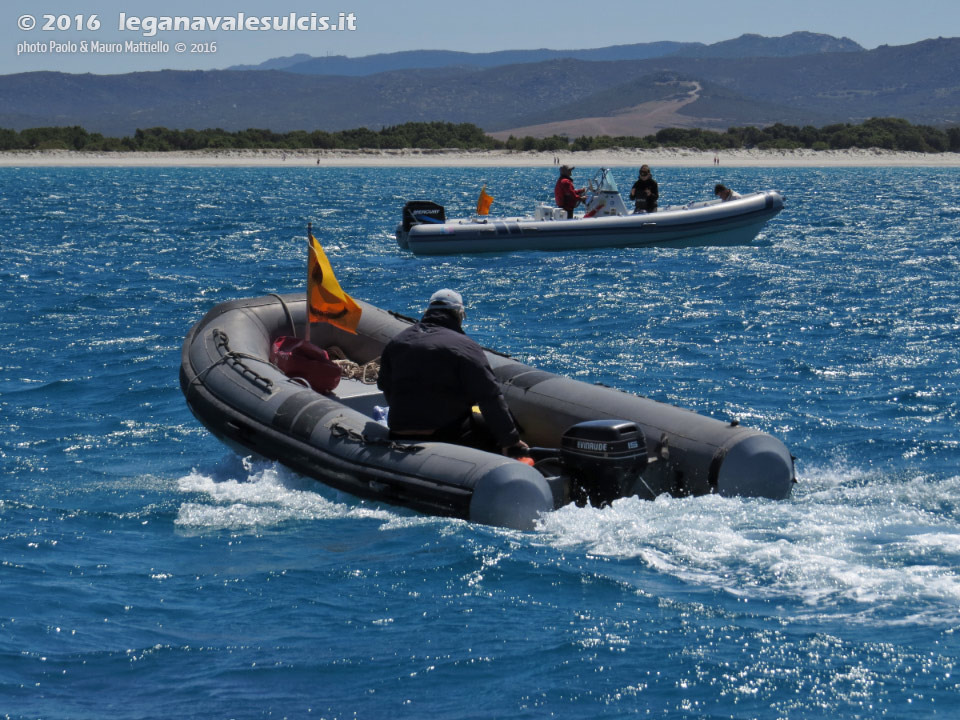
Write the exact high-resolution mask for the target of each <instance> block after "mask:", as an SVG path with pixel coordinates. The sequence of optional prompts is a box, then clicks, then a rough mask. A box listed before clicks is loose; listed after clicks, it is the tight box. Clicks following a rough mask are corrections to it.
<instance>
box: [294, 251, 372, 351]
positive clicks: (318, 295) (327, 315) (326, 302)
mask: <svg viewBox="0 0 960 720" xmlns="http://www.w3.org/2000/svg"><path fill="white" fill-rule="evenodd" d="M308 234H309V237H310V250H309V253H310V255H309V259H308V261H307V322H311V323H314V322H325V323H330V324H331V325H333V326H334V327H338V328H340V329H341V330H346V331H347V332H349V333H353V334H354V335H356V334H357V325H358V324H359V323H360V313H361V312H362V311H361V310H360V306H359V305H357V303H356V302H354V299H353V298H352V297H350V296H349V295H347V294H346V293H345V292H344V291H343V289H342V288H341V287H340V283H338V282H337V278H336V276H334V274H333V268H332V267H330V261H329V260H327V255H326V253H324V252H323V248H322V247H320V243H318V242H317V239H316V238H315V237H314V236H313V233H312V232H310V233H308Z"/></svg>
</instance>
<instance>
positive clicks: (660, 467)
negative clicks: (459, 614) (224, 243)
mask: <svg viewBox="0 0 960 720" xmlns="http://www.w3.org/2000/svg"><path fill="white" fill-rule="evenodd" d="M358 303H359V304H360V306H361V308H362V310H363V315H362V318H361V320H360V326H359V328H358V334H356V335H353V334H350V333H346V332H344V331H342V330H339V329H337V328H335V327H333V326H332V325H328V324H325V323H320V324H314V325H313V326H312V327H311V333H310V340H311V342H313V343H314V344H315V345H319V346H320V347H332V346H336V347H338V348H340V349H341V350H342V351H343V352H344V353H345V354H346V355H347V357H349V358H350V359H351V360H352V361H354V362H356V363H358V364H360V365H363V364H366V363H369V362H370V361H373V360H376V359H377V358H378V357H379V356H380V353H381V350H382V349H383V346H384V345H385V344H386V343H387V342H388V341H389V340H390V338H392V337H393V336H394V335H396V334H397V333H399V332H400V331H401V330H403V329H404V328H405V327H407V326H408V325H409V324H410V323H411V322H413V321H412V320H410V319H409V318H405V317H402V316H400V315H396V314H394V313H390V312H387V311H385V310H381V309H379V308H376V307H374V306H372V305H369V304H367V303H363V302H359V301H358ZM305 319H306V300H305V295H304V294H303V293H300V294H295V295H270V296H265V297H260V298H252V299H245V300H237V301H233V302H227V303H224V304H221V305H218V306H216V307H214V308H213V309H212V310H210V311H209V312H208V313H207V314H206V316H204V317H203V319H201V320H200V321H199V322H198V323H197V324H196V325H195V326H194V327H193V328H192V329H191V330H190V332H189V334H188V335H187V337H186V339H185V341H184V344H183V351H182V359H181V367H180V385H181V389H182V391H183V394H184V396H185V398H186V401H187V404H188V406H189V408H190V410H191V412H193V414H194V415H195V416H196V418H197V419H198V420H199V421H200V422H201V423H203V425H205V426H206V427H207V428H208V429H209V430H210V431H211V432H212V433H213V434H214V435H216V436H217V437H218V438H219V439H220V440H222V441H223V442H224V443H226V444H227V445H228V446H230V447H232V448H233V449H235V450H236V451H237V452H238V453H240V454H242V455H250V454H255V455H259V456H262V457H264V458H267V459H270V460H275V461H278V462H280V463H282V464H284V465H286V466H288V467H290V468H291V469H293V470H294V471H296V472H298V473H301V474H303V475H306V476H309V477H313V478H315V479H317V480H319V481H321V482H323V483H325V484H327V485H330V486H331V487H334V488H337V489H339V490H344V491H347V492H350V493H352V494H354V495H357V496H360V497H363V498H370V499H373V500H378V501H383V502H387V503H392V504H396V505H402V506H406V507H409V508H413V509H415V510H418V511H421V512H425V513H430V514H437V515H446V516H455V517H460V518H465V519H468V520H472V521H476V522H481V523H486V524H490V525H498V526H503V527H510V528H517V529H521V530H529V529H533V528H534V527H535V524H536V521H537V519H538V517H540V515H541V514H542V513H544V512H549V511H551V510H554V509H556V508H558V507H560V506H562V505H564V504H566V503H568V502H577V503H579V504H586V503H588V502H589V503H592V504H594V505H603V504H606V503H608V502H611V501H612V500H615V499H616V498H618V497H622V496H628V495H637V496H640V497H643V498H649V499H653V498H655V497H657V496H658V495H660V494H662V493H669V494H671V495H674V496H685V495H704V494H709V493H718V494H720V495H725V496H735V495H742V496H753V497H767V498H773V499H782V498H786V497H787V496H789V495H790V492H791V489H792V486H793V483H794V482H795V476H794V467H793V459H792V457H791V455H790V453H789V452H788V451H787V449H786V447H785V446H784V445H783V443H781V442H780V441H779V440H777V439H776V438H774V437H772V436H770V435H767V434H765V433H762V432H759V431H757V430H751V429H749V428H745V427H742V426H739V425H737V424H736V423H725V422H721V421H719V420H714V419H711V418H707V417H704V416H701V415H697V414H696V413H693V412H690V411H688V410H683V409H681V408H677V407H673V406H670V405H665V404H663V403H658V402H655V401H653V400H650V399H647V398H643V397H638V396H635V395H631V394H628V393H624V392H621V391H618V390H614V389H611V388H608V387H603V386H599V385H590V384H587V383H583V382H580V381H577V380H572V379H569V378H565V377H561V376H559V375H555V374H553V373H549V372H545V371H543V370H538V369H536V368H534V367H531V366H529V365H524V364H523V363H520V362H517V361H515V360H513V359H511V358H509V357H506V356H504V355H501V354H498V353H495V352H493V351H487V356H488V359H489V360H490V364H491V367H492V368H493V370H494V373H495V374H496V376H497V378H498V379H499V381H500V384H501V387H502V390H503V394H504V397H505V398H506V400H507V404H508V405H509V407H510V410H511V412H512V413H513V414H514V416H515V418H516V421H517V425H518V427H519V428H520V431H521V435H522V437H523V439H524V440H525V441H526V442H527V443H528V444H529V445H531V446H532V450H531V456H532V457H533V460H534V461H535V464H534V465H532V466H531V465H530V464H525V463H523V462H519V461H518V460H516V459H512V458H508V457H504V456H503V455H500V454H496V453H491V452H484V451H482V450H477V449H473V448H467V447H462V446H459V445H451V444H447V443H437V442H416V443H410V442H396V441H394V440H391V438H390V433H389V430H388V429H387V428H386V427H385V426H384V425H383V424H381V423H380V422H378V421H377V420H375V419H374V418H375V415H376V412H377V408H379V407H381V406H383V405H384V404H385V401H384V398H383V395H382V393H381V392H380V391H379V390H377V388H376V385H375V384H371V383H369V382H364V381H363V380H362V379H350V378H347V377H344V378H343V379H342V380H341V381H340V384H339V385H338V387H337V388H336V389H335V390H334V391H332V392H330V393H318V392H316V391H314V390H312V389H310V387H308V386H306V385H305V383H304V382H303V381H302V380H300V379H297V378H290V377H287V376H286V375H285V374H284V373H283V372H281V371H280V370H279V369H278V368H277V367H276V366H275V365H273V364H271V363H270V361H269V354H270V347H271V344H272V342H273V341H274V340H275V339H276V338H277V337H280V336H285V335H286V336H289V335H300V336H302V335H303V329H304V323H305Z"/></svg>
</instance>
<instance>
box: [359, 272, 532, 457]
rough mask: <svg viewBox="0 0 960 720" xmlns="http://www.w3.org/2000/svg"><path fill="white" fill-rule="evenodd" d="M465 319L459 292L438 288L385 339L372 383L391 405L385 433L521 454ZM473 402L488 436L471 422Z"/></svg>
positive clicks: (523, 446) (521, 445)
mask: <svg viewBox="0 0 960 720" xmlns="http://www.w3.org/2000/svg"><path fill="white" fill-rule="evenodd" d="M464 317H466V312H465V311H464V308H463V298H461V297H460V294H459V293H456V292H454V291H453V290H447V289H444V290H438V291H437V292H435V293H434V294H433V296H432V297H431V298H430V303H429V306H428V307H427V310H426V312H425V313H424V314H423V317H422V318H421V320H420V322H418V323H416V324H415V325H412V326H411V327H409V328H407V329H406V330H404V331H403V332H401V333H400V334H399V335H397V336H396V337H395V338H393V339H392V340H391V341H390V342H389V343H387V346H386V347H385V348H384V350H383V354H382V356H381V358H380V374H379V379H378V380H377V387H379V388H380V389H381V390H383V394H384V396H385V397H386V400H387V403H388V404H389V406H390V413H389V415H388V423H389V425H390V431H391V435H392V436H393V437H395V438H397V439H407V440H436V441H440V442H450V443H458V444H465V445H472V446H474V447H482V448H484V449H488V448H487V446H489V445H491V444H494V443H495V444H496V445H497V446H498V447H499V448H500V449H501V451H502V452H503V453H504V454H505V455H516V454H521V453H522V451H524V450H526V449H528V448H527V444H526V443H524V442H523V441H522V440H520V434H519V433H518V432H517V428H516V425H515V424H514V422H513V418H512V417H511V415H510V411H509V409H508V408H507V403H506V401H505V400H504V399H503V395H502V394H501V392H500V386H499V385H498V384H497V381H496V378H495V376H494V374H493V370H492V369H491V368H490V363H488V362H487V358H486V356H485V355H484V353H483V350H482V349H481V348H480V346H479V345H477V343H475V342H474V341H473V340H471V339H470V338H469V337H467V336H466V335H465V334H464V332H463V329H462V327H461V325H462V323H463V319H464ZM474 405H478V406H479V407H480V412H481V413H483V419H484V421H485V423H486V426H487V428H486V429H487V431H488V433H489V435H491V436H492V438H489V437H486V438H485V437H484V433H483V432H482V431H481V430H480V428H478V427H477V426H476V423H475V422H474V420H473V412H472V408H473V406H474ZM491 441H492V442H491Z"/></svg>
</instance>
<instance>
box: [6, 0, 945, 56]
mask: <svg viewBox="0 0 960 720" xmlns="http://www.w3.org/2000/svg"><path fill="white" fill-rule="evenodd" d="M3 5H4V7H3V9H2V10H0V74H10V73H17V72H28V71H34V70H57V71H62V72H71V73H82V72H93V73H99V74H112V73H124V72H133V71H141V70H161V69H203V70H206V69H213V68H224V67H228V66H230V65H236V64H241V63H248V64H255V63H259V62H262V61H264V60H268V59H270V58H273V57H279V56H283V55H292V54H294V53H306V54H309V55H313V56H322V55H326V54H330V55H348V56H351V57H357V56H360V55H370V54H374V53H381V52H393V51H397V50H418V49H444V50H463V51H468V52H488V51H492V50H507V49H521V48H524V49H529V48H542V47H548V48H591V47H604V46H608V45H621V44H629V43H640V42H654V41H658V40H676V41H697V42H703V43H713V42H719V41H721V40H728V39H731V38H734V37H737V36H739V35H742V34H743V33H758V34H761V35H767V36H774V35H785V34H787V33H790V32H794V31H797V30H809V31H812V32H819V33H826V34H830V35H835V36H837V37H843V36H846V37H849V38H851V39H852V40H855V41H856V42H858V43H860V44H861V45H863V46H864V47H866V48H874V47H877V46H878V45H905V44H908V43H912V42H917V41H919V40H924V39H927V38H931V37H939V36H944V37H956V36H958V35H960V1H958V0H913V2H911V3H902V2H897V3H894V2H892V1H891V0H804V1H803V2H783V1H781V0H669V1H667V2H662V1H661V2H651V1H647V2H644V1H642V0H606V1H603V0H600V1H599V2H592V3H590V2H583V1H582V0H576V1H574V0H549V1H543V0H476V1H474V2H462V0H446V1H445V2H442V1H440V0H429V1H428V0H402V1H398V0H389V1H385V0H313V1H305V0H268V1H264V0H230V1H229V2H227V1H224V0H193V1H192V2H191V1H187V0H125V1H122V0H72V1H69V2H67V1H64V0H5V2H4V3H3ZM239 12H243V13H245V14H246V15H247V16H252V17H261V16H269V17H272V16H275V15H279V16H289V15H290V14H291V13H293V14H295V15H296V16H297V18H300V19H304V21H305V22H310V19H311V14H312V15H313V16H315V17H320V16H327V17H330V18H331V19H334V20H336V19H337V18H339V16H340V14H341V13H343V14H344V15H349V14H352V15H353V17H355V19H356V20H355V23H356V29H355V30H353V31H346V30H344V31H324V32H320V31H315V30H293V31H280V30H274V29H270V30H250V29H247V30H235V31H224V30H206V31H202V30H199V29H195V30H189V31H183V32H173V31H171V32H165V31H158V32H157V33H156V34H155V35H154V36H152V37H144V34H143V31H142V27H143V25H144V19H145V18H160V17H163V16H177V15H182V16H191V17H192V16H210V17H218V16H219V17H224V18H226V17H234V18H235V17H236V15H237V13H239ZM121 13H123V14H124V16H125V17H126V18H127V19H128V20H127V22H128V27H127V28H126V29H124V30H121V29H120V27H119V25H120V17H121ZM24 16H29V17H27V18H25V17H24ZM93 16H96V18H94V17H93ZM30 18H32V19H33V20H35V21H36V26H35V27H33V28H32V29H21V26H23V27H29V25H30V24H31V21H30ZM51 18H52V19H51ZM130 18H133V19H134V21H133V22H134V24H135V23H136V20H140V25H141V29H140V30H137V29H134V28H133V27H131V26H129V24H130V22H131V21H130ZM97 22H99V27H95V29H94V27H91V26H96V24H97ZM146 22H149V20H147V21H146ZM78 23H79V24H80V26H81V27H80V29H79V30H78V29H76V25H77V24H78ZM45 24H46V25H48V26H49V29H47V30H43V29H42V27H43V26H44V25H45ZM57 24H60V25H61V26H64V27H63V29H58V28H57V27H56V26H57ZM66 26H69V29H66ZM127 41H132V42H134V43H137V44H139V43H140V42H141V41H146V42H148V43H149V42H152V43H155V42H157V41H160V42H162V43H165V44H166V46H168V47H166V48H165V47H164V46H159V47H156V46H154V47H148V48H147V51H146V52H133V51H132V50H130V49H128V48H126V42H127ZM84 42H86V43H87V45H86V46H84V45H83V43H84ZM178 42H182V43H184V45H185V47H184V48H183V49H182V50H181V49H178V48H177V47H176V43H178ZM72 43H76V46H74V45H72ZM95 43H102V45H101V46H99V47H100V51H99V52H98V51H95V50H94V48H95V47H96V46H95ZM112 43H120V44H121V46H122V49H120V50H117V49H112V50H111V51H109V52H107V51H106V50H107V49H109V46H110V45H111V44H112ZM211 43H212V44H211ZM18 53H19V54H18Z"/></svg>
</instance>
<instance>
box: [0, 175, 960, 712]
mask: <svg viewBox="0 0 960 720" xmlns="http://www.w3.org/2000/svg"><path fill="white" fill-rule="evenodd" d="M594 170H595V168H583V167H581V168H578V170H577V173H576V174H577V175H578V176H580V177H578V178H577V179H578V180H585V179H586V178H587V176H588V175H590V174H592V173H593V171H594ZM634 173H635V170H634V169H627V168H624V169H620V170H615V171H614V174H615V176H616V177H618V179H619V180H620V184H621V187H626V186H628V183H629V182H630V181H632V179H633V175H634ZM554 174H555V170H554V169H553V168H520V169H515V168H493V169H491V168H446V169H440V168H438V169H410V168H389V169H337V168H317V167H279V168H214V169H195V168H81V169H75V168H69V169H68V168H52V169H51V168H40V169H17V168H3V169H0V258H2V261H0V308H2V313H0V421H2V432H0V717H3V718H69V719H77V720H82V719H85V718H98V719H99V718H104V717H116V718H205V719H206V718H330V719H333V718H391V719H406V718H411V719H413V718H431V719H449V720H465V719H473V718H478V719H479V718H509V719H510V720H517V719H520V718H535V719H538V720H539V719H540V718H577V719H579V718H614V717H616V718H620V717H630V716H641V717H664V718H830V719H836V718H881V717H883V718H929V717H946V718H955V717H958V716H960V667H958V663H960V637H958V626H960V569H958V563H960V462H958V461H960V432H958V424H960V169H924V168H896V169H885V168H879V169H877V168H844V169H824V168H788V169H774V168H752V169H727V168H723V167H721V168H719V169H718V168H714V167H710V168H703V169H680V168H671V167H655V168H654V176H655V177H656V178H657V180H658V181H659V183H660V188H661V204H664V205H668V204H671V203H682V202H687V201H690V200H694V199H706V198H708V197H710V194H711V191H712V187H713V185H714V183H716V182H725V183H727V184H728V185H730V186H731V187H733V188H734V189H735V190H737V191H739V192H748V191H752V190H758V189H768V188H773V189H778V190H780V191H781V192H782V193H783V194H784V195H785V197H786V208H785V210H784V211H783V212H782V213H781V214H780V215H779V216H778V217H777V218H776V219H774V220H773V221H771V222H770V223H769V224H768V226H767V227H766V229H765V230H764V232H763V233H762V234H761V236H760V237H759V238H758V240H757V241H756V242H755V244H754V245H752V246H745V247H729V248H690V249H663V248H653V249H650V248H648V249H624V250H593V251H583V252H568V253H564V254H549V253H516V254H509V255H480V256H471V257H466V256H464V257H458V256H447V257H428V258H420V257H415V256H412V255H410V254H407V253H405V252H403V251H401V250H400V248H399V247H398V246H397V244H396V242H395V240H394V238H393V230H394V227H395V225H396V224H397V222H398V221H399V219H400V210H401V207H402V205H403V203H404V202H405V200H407V199H411V198H420V199H433V200H436V201H439V202H441V203H443V204H445V205H446V206H447V211H448V216H456V215H461V214H468V213H470V212H471V211H472V207H473V205H474V203H475V201H476V198H477V195H478V193H479V189H480V187H481V185H482V184H484V183H486V185H487V189H488V191H489V192H490V194H492V195H493V196H494V198H495V203H494V206H493V210H492V212H493V213H504V214H506V213H519V212H524V211H529V210H531V209H532V207H533V206H534V203H535V202H536V201H539V200H541V199H543V200H545V199H547V198H549V196H550V192H551V190H552V187H553V182H554ZM308 222H312V223H313V225H314V232H315V234H316V235H317V237H318V239H319V240H320V241H321V243H322V244H323V246H324V247H325V249H326V252H327V255H328V257H329V258H330V261H331V263H332V264H333V267H334V268H335V270H336V273H337V276H338V279H339V281H340V283H341V285H342V286H343V287H344V289H345V290H346V291H347V292H349V293H350V294H352V295H353V296H354V297H357V298H361V299H364V300H368V301H370V302H372V303H374V304H376V305H379V306H381V307H385V308H389V309H392V310H396V311H398V312H401V313H404V314H407V315H419V313H420V312H421V311H422V309H423V306H424V302H425V299H426V298H427V297H429V295H430V294H431V293H432V292H433V291H434V290H436V289H438V288H441V287H451V288H454V289H456V290H459V291H460V292H462V293H463V295H464V297H465V299H466V301H467V304H468V306H469V309H468V317H467V330H468V332H469V333H470V334H471V335H472V336H473V337H475V338H476V339H477V340H478V341H479V342H481V343H482V344H484V345H487V346H489V347H494V348H497V349H499V350H502V351H504V352H507V353H509V354H511V355H514V356H516V357H517V358H519V359H521V360H522V361H524V362H529V363H532V364H535V365H538V366H540V367H543V368H545V369H547V370H550V371H553V372H558V373H563V374H567V375H570V376H573V377H576V378H578V379H581V380H584V381H587V382H598V383H605V384H607V385H611V386H614V387H617V388H620V389H623V390H626V391H629V392H633V393H639V394H643V395H647V396H649V397H653V398H654V399H657V400H661V401H664V402H669V403H673V404H677V405H681V406H684V407H687V408H690V409H693V410H695V411H697V412H700V413H704V414H707V415H710V416H713V417H717V418H721V419H738V420H739V421H740V422H741V423H743V424H745V425H748V426H751V427H756V428H759V429H761V430H764V431H766V432H769V433H772V434H773V435H775V436H777V437H779V438H781V439H782V440H783V441H784V442H785V443H786V445H787V446H788V447H789V449H790V450H791V452H792V453H793V454H794V455H795V456H796V458H797V460H796V465H797V472H798V475H799V483H798V484H797V485H796V488H795V491H794V493H793V496H792V497H791V498H790V499H789V500H787V501H780V502H775V501H770V500H762V499H739V498H720V497H701V498H687V499H673V498H668V497H662V498H659V499H657V500H656V501H653V502H644V501H640V500H637V499H624V500H620V501H617V502H616V503H614V505H613V506H612V507H609V508H606V509H600V510H598V509H594V508H576V507H570V508H565V509H562V510H560V511H558V512H556V513H554V514H551V515H550V516H548V517H545V518H544V519H543V521H542V524H541V525H540V526H539V527H538V529H537V530H536V531H535V532H527V533H524V532H517V531H510V530H503V529H498V528H493V527H487V526H482V525H476V524H471V523H469V522H465V521H461V520H451V519H444V518H436V517H429V516H424V515H419V514H417V513H414V512H412V511H409V510H405V509H400V508H395V507H391V506H388V505H380V504H376V503H371V502H364V501H361V500H358V499H356V498H354V497H351V496H349V495H346V494H343V493H339V492H336V491H333V490H331V489H329V488H327V487H324V486H323V485H320V484H318V483H316V482H315V481H312V480H309V479H305V478H303V477H300V476H298V475H296V474H294V473H292V472H290V471H288V470H286V469H285V468H283V467H281V466H279V465H276V464H273V463H266V462H263V461H258V460H255V459H253V458H243V457H239V456H236V455H234V454H232V453H231V452H230V451H229V450H228V449H227V448H225V447H224V446H222V445H221V444H220V443H219V442H218V441H217V440H216V439H214V438H213V437H212V436H211V435H210V434H209V433H208V432H207V431H206V430H205V429H204V428H203V427H202V426H200V424H199V423H198V422H197V421H195V420H194V418H193V417H192V416H191V414H190V412H189V410H188V409H187V406H186V404H185V403H184V400H183V397H182V395H181V392H180V388H179V385H178V375H177V373H178V367H179V362H180V348H181V343H182V340H183V337H184V336H185V334H186V332H187V331H188V329H189V328H190V326H191V325H192V324H193V323H194V322H196V321H197V320H198V319H199V318H200V317H201V316H202V315H203V314H204V313H205V312H206V311H207V310H208V309H209V308H211V307H212V306H213V305H215V304H216V303H220V302H223V301H227V300H232V299H236V298H244V297H251V296H258V295H263V294H267V293H271V292H294V291H299V290H301V289H302V288H303V286H304V283H305V273H306V252H305V247H306V239H305V238H306V225H307V223H308Z"/></svg>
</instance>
